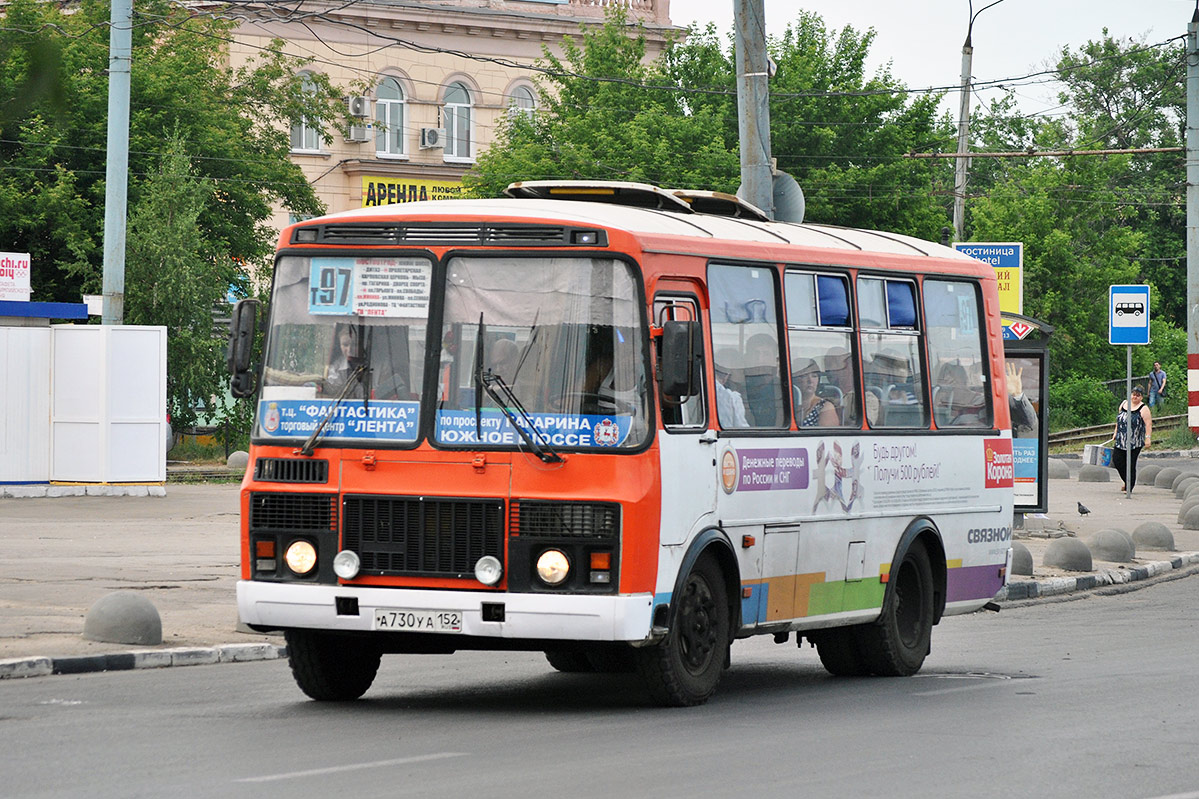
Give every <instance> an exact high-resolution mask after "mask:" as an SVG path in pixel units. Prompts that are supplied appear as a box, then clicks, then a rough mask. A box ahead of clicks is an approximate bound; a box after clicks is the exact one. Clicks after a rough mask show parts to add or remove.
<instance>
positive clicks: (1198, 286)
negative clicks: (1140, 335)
mask: <svg viewBox="0 0 1199 799" xmlns="http://www.w3.org/2000/svg"><path fill="white" fill-rule="evenodd" d="M1186 146H1187V152H1186V163H1187V396H1188V400H1187V426H1188V427H1190V428H1191V432H1192V433H1194V432H1199V5H1196V7H1195V14H1194V15H1193V16H1192V17H1191V22H1190V24H1189V25H1187V139H1186Z"/></svg>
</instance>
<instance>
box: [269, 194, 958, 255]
mask: <svg viewBox="0 0 1199 799" xmlns="http://www.w3.org/2000/svg"><path fill="white" fill-rule="evenodd" d="M464 218H465V219H474V220H479V219H487V218H493V219H497V220H500V219H503V220H507V221H514V222H518V223H522V224H533V223H541V224H545V223H547V222H548V223H561V224H568V225H577V226H596V227H603V228H608V229H611V230H621V231H624V232H626V233H628V234H630V235H632V236H634V237H635V238H638V239H640V240H643V241H644V240H646V239H653V240H655V241H656V242H661V241H662V239H663V238H664V237H666V238H678V239H691V240H695V245H694V246H697V247H701V248H702V246H703V245H702V244H701V243H700V242H701V241H703V240H723V241H733V242H758V243H761V244H764V245H775V246H778V245H788V244H790V245H798V246H803V247H815V248H820V249H826V250H848V251H854V252H863V253H865V252H869V253H886V254H893V255H906V256H928V257H933V258H938V259H951V260H962V261H970V262H975V261H974V259H973V258H970V257H969V256H967V255H963V254H961V253H959V252H957V251H956V250H954V249H952V248H950V247H945V246H943V245H941V244H938V243H935V242H931V241H925V240H923V239H918V238H915V237H913V236H905V235H902V234H899V233H889V232H885V231H877V230H859V229H855V228H843V227H837V226H835V225H819V224H810V223H795V222H765V221H759V220H757V219H753V218H750V217H734V216H727V215H718V214H708V213H699V212H694V211H692V212H687V211H682V212H679V211H673V210H672V211H666V210H659V209H657V208H645V207H633V206H624V205H616V204H611V203H606V202H588V201H580V200H575V199H517V198H508V197H505V198H498V199H483V200H430V201H423V202H409V203H396V204H392V205H381V206H372V207H368V208H358V209H353V210H349V211H341V212H339V213H335V214H330V215H328V216H324V217H319V218H317V219H310V220H306V221H304V222H299V223H297V224H296V225H294V226H291V227H299V228H303V227H307V226H313V225H325V224H338V223H351V222H353V223H359V224H368V225H369V224H380V223H383V222H384V220H388V221H392V220H394V221H404V220H424V221H430V222H445V221H449V220H451V219H454V220H462V219H464ZM291 227H289V230H290V229H291ZM289 240H290V237H289V236H288V235H287V233H286V232H285V233H284V241H285V242H286V241H289ZM380 243H383V242H380Z"/></svg>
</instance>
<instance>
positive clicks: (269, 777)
mask: <svg viewBox="0 0 1199 799" xmlns="http://www.w3.org/2000/svg"><path fill="white" fill-rule="evenodd" d="M450 757H466V752H436V753H434V754H431V755H414V756H412V757H398V758H396V759H395V760H376V761H374V762H371V763H350V764H348V765H345V766H329V767H328V768H314V769H308V770H306V771H290V772H288V773H286V774H265V775H263V776H261V777H245V778H243V779H240V780H235V782H275V781H277V780H294V779H299V778H301V777H318V776H321V775H322V774H340V773H341V772H343V771H359V770H361V769H364V768H387V767H388V766H403V765H406V764H408V763H423V762H425V761H428V760H445V759H446V758H450Z"/></svg>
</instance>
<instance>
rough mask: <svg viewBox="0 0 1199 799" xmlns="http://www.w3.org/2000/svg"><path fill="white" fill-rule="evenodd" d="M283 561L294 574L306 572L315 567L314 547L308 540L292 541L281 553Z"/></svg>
mask: <svg viewBox="0 0 1199 799" xmlns="http://www.w3.org/2000/svg"><path fill="white" fill-rule="evenodd" d="M283 562H284V563H286V564H287V568H289V569H291V570H292V571H293V572H295V573H296V574H308V572H310V571H312V570H313V569H315V568H316V547H314V546H313V545H312V544H311V543H309V542H308V541H292V542H291V544H289V545H288V547H287V552H285V553H284V554H283Z"/></svg>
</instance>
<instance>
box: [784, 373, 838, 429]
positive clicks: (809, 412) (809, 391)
mask: <svg viewBox="0 0 1199 799" xmlns="http://www.w3.org/2000/svg"><path fill="white" fill-rule="evenodd" d="M791 382H792V394H793V395H794V397H795V418H796V420H797V422H798V424H799V426H800V427H836V426H837V425H839V424H840V423H841V420H840V419H838V418H837V409H836V407H835V406H834V405H833V403H831V402H829V401H828V400H826V399H825V398H824V397H821V396H820V395H819V394H818V393H817V391H816V389H817V388H819V387H820V369H819V368H818V367H817V366H816V361H814V360H812V359H811V358H798V359H796V360H795V361H794V362H793V363H792V364H791Z"/></svg>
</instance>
